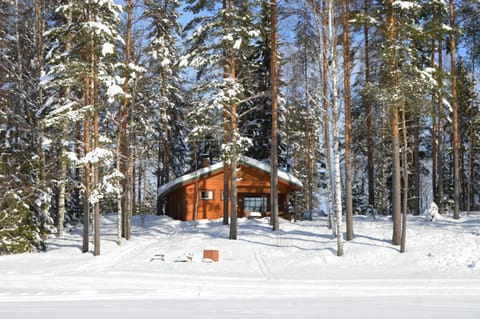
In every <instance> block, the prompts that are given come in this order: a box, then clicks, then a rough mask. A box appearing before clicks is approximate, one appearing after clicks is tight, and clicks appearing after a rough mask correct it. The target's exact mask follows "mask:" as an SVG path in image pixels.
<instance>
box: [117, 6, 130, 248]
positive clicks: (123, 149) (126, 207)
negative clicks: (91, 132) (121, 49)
mask: <svg viewBox="0 0 480 319" xmlns="http://www.w3.org/2000/svg"><path fill="white" fill-rule="evenodd" d="M132 9H133V2H132V0H128V1H127V29H126V35H125V38H126V39H125V66H128V65H129V64H130V54H131V26H132ZM128 82H129V72H128V71H126V74H125V83H124V85H123V91H124V93H125V98H124V100H123V104H122V106H121V108H120V124H119V125H120V129H119V139H120V157H119V160H120V172H121V173H122V174H123V177H124V179H123V181H122V197H121V201H122V203H121V205H122V218H121V220H122V237H123V238H125V239H127V240H129V239H130V222H129V221H130V216H131V214H132V212H131V209H132V205H131V200H132V195H131V189H132V186H131V184H132V181H131V170H130V154H129V146H130V145H129V140H128V128H127V127H128V120H129V118H128V117H129V114H130V101H129V98H128V97H127V96H128V93H129V85H128Z"/></svg>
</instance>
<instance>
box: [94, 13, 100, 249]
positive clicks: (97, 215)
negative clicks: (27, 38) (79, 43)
mask: <svg viewBox="0 0 480 319" xmlns="http://www.w3.org/2000/svg"><path fill="white" fill-rule="evenodd" d="M93 20H94V21H96V20H97V16H96V10H95V12H94V16H93ZM93 44H94V48H96V41H95V40H94V42H93ZM99 95H100V87H99V79H98V54H97V53H96V50H95V49H94V50H93V149H94V150H95V151H96V150H98V149H99V147H100V143H99V134H100V132H99V127H98V125H99V123H98V108H99ZM93 185H94V186H95V187H96V188H98V187H99V186H100V172H99V164H98V161H96V162H95V163H94V164H93ZM93 221H94V222H93V226H94V233H93V243H94V245H93V247H94V250H93V254H94V255H95V256H99V255H100V203H99V201H98V199H97V200H96V201H95V204H94V205H93Z"/></svg>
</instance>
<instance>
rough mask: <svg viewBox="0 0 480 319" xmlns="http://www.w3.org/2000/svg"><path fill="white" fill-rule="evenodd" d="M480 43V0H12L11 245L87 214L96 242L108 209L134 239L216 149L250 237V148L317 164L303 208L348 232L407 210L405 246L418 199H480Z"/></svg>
mask: <svg viewBox="0 0 480 319" xmlns="http://www.w3.org/2000/svg"><path fill="white" fill-rule="evenodd" d="M479 41H480V1H479V0H456V1H453V0H403V1H400V0H295V1H278V3H277V1H276V0H272V1H259V0H211V1H205V0H183V1H181V0H123V1H120V0H83V1H78V0H0V51H1V55H0V157H1V162H0V254H8V253H16V252H24V251H36V250H41V249H42V248H44V242H45V240H46V239H47V237H48V236H49V235H52V234H55V235H57V236H63V230H64V225H66V224H68V225H71V226H76V225H79V226H81V225H82V224H83V229H84V234H83V236H84V243H83V251H84V252H87V251H89V243H90V242H91V241H92V240H91V239H90V238H89V236H92V237H93V243H94V246H93V247H94V254H95V255H98V254H100V235H101V234H100V217H101V215H102V214H107V213H112V212H116V213H117V214H118V242H119V244H120V243H121V242H122V240H128V239H129V238H130V236H131V234H130V232H131V230H130V219H131V217H132V215H134V214H163V213H164V211H163V207H164V205H163V204H164V203H163V202H162V200H160V199H158V200H157V196H156V189H157V187H158V186H160V185H163V184H165V183H167V182H168V181H170V180H172V179H174V178H176V177H178V176H181V175H183V174H185V173H188V172H191V171H193V170H195V169H197V168H198V167H200V165H201V161H202V158H203V157H205V156H208V157H209V158H210V159H212V160H214V161H225V163H228V165H225V167H226V173H227V174H225V176H227V178H226V179H225V186H226V187H225V189H226V190H228V191H229V192H230V194H229V195H228V194H227V196H225V198H230V199H231V202H233V203H234V204H232V205H231V211H232V217H231V232H230V238H231V239H236V236H237V235H236V227H237V226H236V204H235V203H236V200H235V198H236V197H235V196H236V176H235V174H236V169H235V168H236V162H237V159H238V157H239V156H241V155H247V156H250V157H253V158H256V159H258V160H261V161H265V162H267V163H270V164H271V165H272V171H273V172H274V173H273V174H272V185H273V186H275V183H276V174H275V173H276V169H277V167H278V168H279V169H283V170H287V171H290V172H292V173H294V174H295V175H296V176H298V177H299V178H300V179H301V180H302V181H303V184H304V189H303V190H302V191H301V192H300V193H298V194H296V195H295V196H294V199H295V203H292V207H294V209H295V212H293V213H297V214H303V216H304V218H310V219H311V218H312V215H313V214H312V212H313V211H314V210H315V211H318V210H320V208H321V207H327V208H326V209H327V210H328V211H327V212H326V213H328V215H329V216H330V218H329V219H328V220H329V227H331V228H332V233H333V234H335V233H343V232H344V230H343V223H342V219H343V218H345V224H346V230H345V232H346V236H345V239H347V240H351V239H353V238H354V225H353V219H352V216H353V215H354V214H358V213H360V214H374V215H375V214H384V215H391V216H392V220H393V232H392V243H393V244H394V245H401V247H402V250H404V247H405V240H404V239H405V229H406V217H407V213H408V214H413V215H418V214H421V213H422V210H423V209H424V208H425V207H426V206H427V205H428V204H429V203H430V202H432V201H434V202H435V203H437V205H438V207H439V210H440V212H441V213H444V214H447V213H448V214H451V215H452V217H453V218H456V219H458V218H460V211H467V212H468V211H471V210H474V209H478V208H479V202H480V96H479V85H478V83H477V79H478V76H479V71H478V69H479V63H480V43H479ZM228 177H229V178H228ZM272 192H273V193H274V194H275V193H276V192H275V187H272ZM272 198H276V196H272ZM225 202H227V201H225ZM272 204H273V205H274V207H275V203H272ZM227 205H228V204H227ZM292 209H293V208H292ZM225 210H226V211H228V206H226V207H225ZM274 211H275V208H273V209H272V216H273V218H272V226H273V229H274V230H275V229H278V227H279V225H278V217H277V218H275V216H276V214H275V213H274ZM234 214H235V216H234ZM224 223H226V224H227V223H229V219H228V216H226V218H224ZM337 238H338V239H339V240H338V252H337V254H338V255H342V254H343V251H342V239H343V236H337Z"/></svg>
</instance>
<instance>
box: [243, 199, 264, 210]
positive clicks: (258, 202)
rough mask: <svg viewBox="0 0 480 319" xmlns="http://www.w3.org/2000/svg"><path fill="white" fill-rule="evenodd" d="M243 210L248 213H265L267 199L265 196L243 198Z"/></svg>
mask: <svg viewBox="0 0 480 319" xmlns="http://www.w3.org/2000/svg"><path fill="white" fill-rule="evenodd" d="M243 210H244V211H248V212H265V211H266V210H267V197H266V196H248V197H247V196H246V197H244V198H243Z"/></svg>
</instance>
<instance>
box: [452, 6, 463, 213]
mask: <svg viewBox="0 0 480 319" xmlns="http://www.w3.org/2000/svg"><path fill="white" fill-rule="evenodd" d="M450 27H451V28H455V9H454V1H453V0H450ZM455 63H456V43H455V35H453V34H451V35H450V67H451V71H450V73H451V74H450V75H451V80H452V130H453V132H452V134H453V184H454V193H455V199H454V200H455V207H454V211H453V218H454V219H459V218H460V193H461V185H460V183H461V178H460V136H459V127H458V123H459V120H458V97H457V73H456V66H455Z"/></svg>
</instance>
